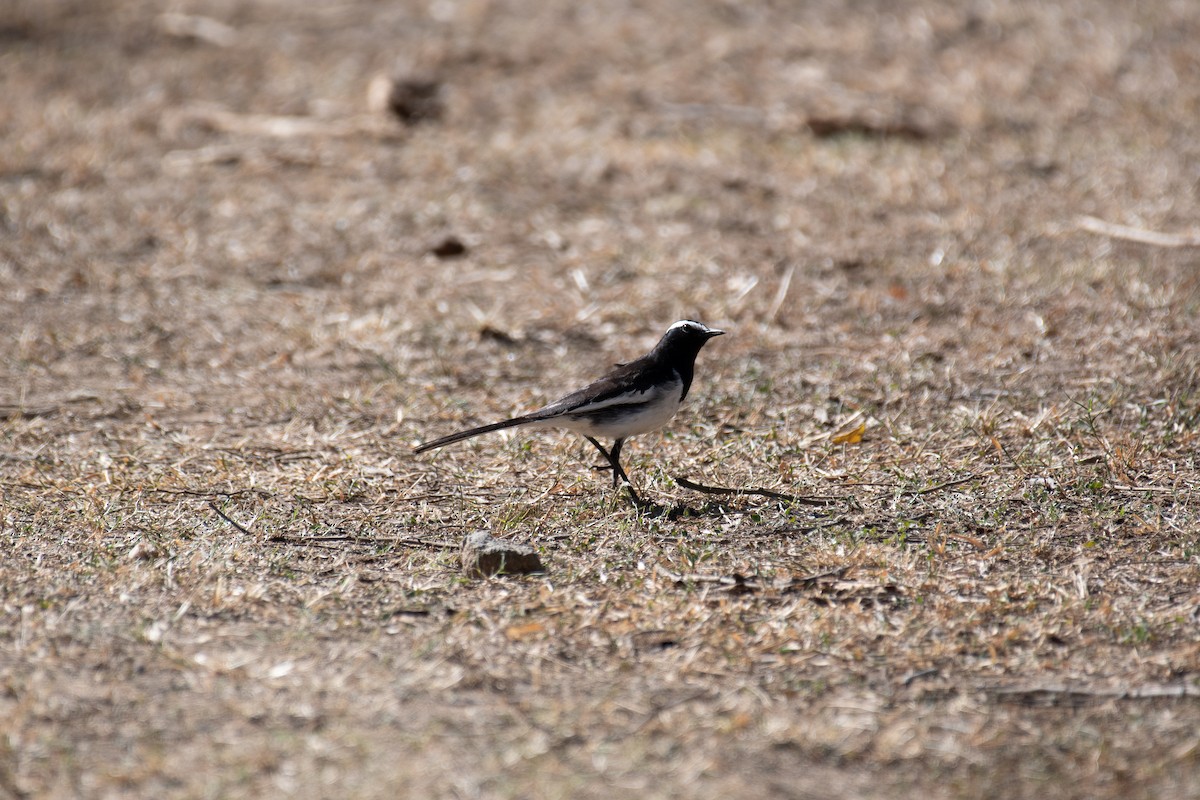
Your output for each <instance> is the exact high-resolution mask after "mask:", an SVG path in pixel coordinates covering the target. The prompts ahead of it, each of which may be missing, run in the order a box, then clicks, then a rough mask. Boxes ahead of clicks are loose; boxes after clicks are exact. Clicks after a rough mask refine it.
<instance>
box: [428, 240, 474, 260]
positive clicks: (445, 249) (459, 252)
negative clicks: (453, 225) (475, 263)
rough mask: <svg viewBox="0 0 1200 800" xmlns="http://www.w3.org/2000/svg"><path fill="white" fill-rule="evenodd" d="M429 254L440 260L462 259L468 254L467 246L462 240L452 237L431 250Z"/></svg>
mask: <svg viewBox="0 0 1200 800" xmlns="http://www.w3.org/2000/svg"><path fill="white" fill-rule="evenodd" d="M429 252H431V253H433V254H434V255H435V256H437V257H438V258H461V257H462V256H465V255H466V254H467V246H466V244H464V243H463V240H462V239H459V238H458V237H457V236H454V235H450V236H446V237H445V238H443V239H442V240H441V241H439V242H438V243H437V244H435V245H434V246H433V247H431V248H429Z"/></svg>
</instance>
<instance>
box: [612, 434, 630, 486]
mask: <svg viewBox="0 0 1200 800" xmlns="http://www.w3.org/2000/svg"><path fill="white" fill-rule="evenodd" d="M624 444H625V440H624V439H617V440H616V441H615V442H613V446H612V450H611V451H610V454H611V455H612V458H610V459H609V461H610V462H611V463H612V467H613V486H616V485H617V479H618V478H620V479H621V480H623V481H625V483H627V484H629V485H630V486H633V481H631V480H629V476H628V475H626V474H625V470H623V469H621V447H623V446H624Z"/></svg>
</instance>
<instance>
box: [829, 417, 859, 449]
mask: <svg viewBox="0 0 1200 800" xmlns="http://www.w3.org/2000/svg"><path fill="white" fill-rule="evenodd" d="M866 432H867V423H866V422H865V421H863V422H860V423H858V427H856V428H851V429H850V430H848V431H843V432H841V433H839V434H838V435H837V436H834V437H833V439H832V440H831V441H832V442H833V443H834V444H858V443H859V442H861V441H862V440H863V434H864V433H866Z"/></svg>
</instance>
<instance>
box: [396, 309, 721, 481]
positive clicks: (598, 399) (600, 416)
mask: <svg viewBox="0 0 1200 800" xmlns="http://www.w3.org/2000/svg"><path fill="white" fill-rule="evenodd" d="M724 332H725V331H719V330H716V329H714V328H710V327H708V326H707V325H702V324H701V323H699V322H695V321H694V320H690V319H685V320H680V321H679V322H676V323H675V324H674V325H672V326H671V327H670V328H667V332H666V333H665V334H664V335H663V337H662V339H660V340H659V341H658V344H656V345H654V349H653V350H651V351H650V352H649V353H647V354H646V355H644V356H642V357H641V358H639V359H637V360H636V361H630V362H629V363H627V364H618V365H617V367H616V369H614V370H613V371H611V372H609V373H608V374H607V375H605V376H604V377H603V378H600V379H599V380H597V381H595V382H594V383H590V384H588V385H587V386H585V387H583V388H582V389H580V390H579V391H577V392H571V394H569V395H567V396H566V397H563V398H561V399H560V400H556V401H554V402H553V403H551V404H549V405H547V406H543V407H542V408H539V409H538V410H537V411H531V412H530V413H528V414H523V415H521V416H519V417H513V418H512V419H506V420H504V421H503V422H494V423H492V424H491V425H483V426H480V427H478V428H471V429H470V430H466V431H459V432H458V433H452V434H450V435H449V436H443V437H442V438H440V439H434V440H433V441H432V442H426V443H425V444H423V445H421V446H420V447H417V448H416V452H418V453H424V452H425V451H426V450H433V449H434V448H437V447H443V446H445V445H448V444H453V443H454V442H461V441H462V440H463V439H470V438H471V437H473V436H479V435H480V434H484V433H491V432H492V431H499V430H504V429H505V428H515V427H518V426H527V427H531V428H566V429H567V430H572V431H576V432H578V433H581V434H583V438H585V439H587V440H588V441H589V442H591V443H592V444H593V445H594V446H595V448H596V449H597V450H599V451H600V454H601V455H603V456H604V458H605V460H607V461H608V463H609V466H611V467H612V471H613V486H616V485H617V484H618V482H619V481H622V480H623V481H625V485H626V487H627V488H628V489H629V495H630V497H632V498H633V501H634V503H638V504H640V502H641V500H640V498H639V497H638V495H637V492H635V491H634V489H633V485H632V484H631V483H630V481H629V476H628V475H626V474H625V470H624V469H622V468H621V446H622V445H624V444H625V440H626V439H628V438H629V437H630V436H636V435H638V434H639V433H649V432H650V431H653V430H657V429H659V428H661V427H662V426H663V425H666V424H667V423H668V422H670V420H671V418H672V417H674V416H675V412H676V411H678V410H679V407H680V406H681V405H682V404H683V401H684V398H686V397H687V394H688V389H690V388H691V386H692V373H693V371H694V369H695V364H696V356H697V355H698V354H699V353H700V348H702V347H704V343H705V342H707V341H708V340H709V339H711V338H713V337H714V336H720V335H721V334H723V333H724ZM598 439H612V440H613V445H612V448H611V449H608V450H606V449H605V448H604V446H603V445H602V444H600V442H599V441H597V440H598Z"/></svg>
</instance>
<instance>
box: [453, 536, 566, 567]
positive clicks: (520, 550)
mask: <svg viewBox="0 0 1200 800" xmlns="http://www.w3.org/2000/svg"><path fill="white" fill-rule="evenodd" d="M461 561H462V571H463V574H464V575H466V576H467V577H468V578H486V577H488V576H490V575H517V574H523V573H528V572H544V571H545V569H546V568H545V567H544V566H542V560H541V559H540V558H538V554H537V551H536V550H534V549H533V548H532V547H530V546H529V545H527V544H518V543H517V542H505V541H502V540H500V539H493V538H492V537H491V536H489V535H488V534H487V533H486V532H485V531H476V532H475V533H472V534H470V535H469V536H467V537H466V538H465V539H463V546H462V556H461Z"/></svg>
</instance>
